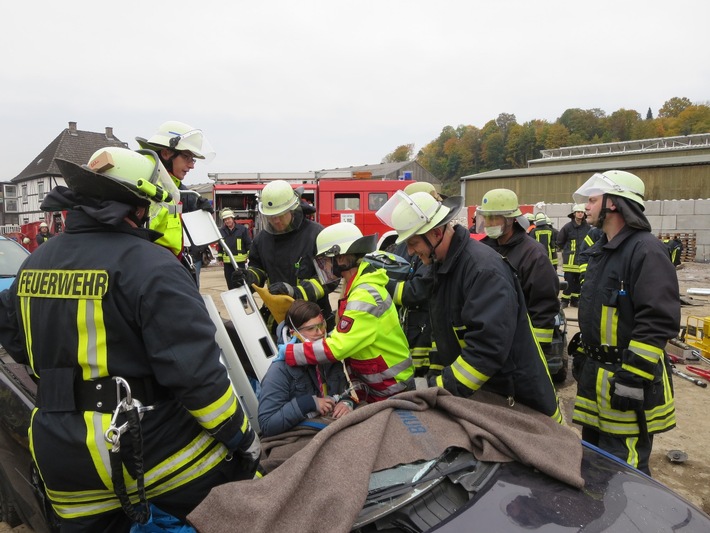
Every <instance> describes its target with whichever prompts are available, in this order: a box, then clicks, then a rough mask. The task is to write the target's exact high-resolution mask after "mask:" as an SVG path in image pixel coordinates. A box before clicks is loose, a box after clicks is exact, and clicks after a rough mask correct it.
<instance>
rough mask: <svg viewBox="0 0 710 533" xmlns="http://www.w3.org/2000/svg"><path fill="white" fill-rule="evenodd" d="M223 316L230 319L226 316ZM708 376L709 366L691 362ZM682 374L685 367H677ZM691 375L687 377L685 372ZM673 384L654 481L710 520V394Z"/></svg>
mask: <svg viewBox="0 0 710 533" xmlns="http://www.w3.org/2000/svg"><path fill="white" fill-rule="evenodd" d="M681 266H682V268H681V269H679V270H677V275H678V282H679V285H680V293H681V295H682V296H683V297H684V298H688V295H687V292H686V291H687V289H688V288H691V287H700V288H706V289H707V288H710V264H704V263H684V264H683V265H681ZM225 289H226V283H225V281H224V277H223V273H222V269H221V268H220V267H218V266H216V265H215V266H211V267H208V268H206V269H203V274H202V276H201V292H202V293H203V294H210V295H212V297H213V298H214V301H215V303H216V304H217V306H218V308H220V309H221V310H222V309H223V308H222V302H221V298H220V297H219V293H220V292H221V291H224V290H225ZM691 300H693V303H694V304H697V305H683V306H682V307H681V325H685V324H686V320H687V317H688V316H689V315H695V316H701V317H705V316H710V297H703V296H693V297H692V298H691ZM221 313H222V316H227V315H226V314H225V313H224V312H223V310H222V311H221ZM566 315H567V318H568V320H569V330H568V335H569V338H571V336H572V335H573V334H574V333H576V332H577V331H578V328H577V327H576V326H577V323H576V318H577V309H575V308H568V309H567V310H566ZM691 364H693V365H694V366H701V367H703V368H705V369H707V370H710V365H706V364H705V363H702V362H697V361H696V362H692V363H691ZM678 369H679V370H681V371H683V370H684V368H683V365H678ZM686 373H689V372H686ZM673 384H674V387H675V395H676V416H677V427H676V428H675V429H673V430H671V431H669V432H666V433H663V434H660V435H656V436H655V439H654V445H653V452H652V455H651V472H652V474H653V477H654V478H656V479H657V480H659V481H661V482H662V483H664V484H666V485H668V486H669V487H671V488H672V489H673V490H675V491H677V492H678V493H680V494H681V495H683V496H684V497H685V498H686V499H688V500H689V501H691V502H692V503H694V504H695V505H697V506H698V507H701V508H702V509H703V510H704V511H705V512H706V513H708V514H710V418H708V417H709V415H710V388H700V387H699V386H697V385H694V384H693V383H691V382H689V381H686V380H684V379H681V378H679V377H677V376H674V379H673ZM558 392H559V395H560V399H561V402H562V407H563V412H564V415H565V420H566V421H567V423H568V424H569V425H570V426H571V427H572V428H574V429H575V430H576V431H579V427H578V426H575V425H573V424H572V408H573V405H574V396H575V393H576V384H575V381H574V380H573V379H572V376H571V372H570V374H569V376H568V378H567V380H566V381H565V383H563V384H562V385H560V386H558ZM670 450H681V451H683V452H685V453H687V454H688V459H687V461H686V462H685V463H671V461H670V460H669V459H668V457H667V454H668V452H669V451H670Z"/></svg>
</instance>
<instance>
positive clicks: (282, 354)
mask: <svg viewBox="0 0 710 533" xmlns="http://www.w3.org/2000/svg"><path fill="white" fill-rule="evenodd" d="M297 342H298V339H297V338H296V337H292V338H291V339H290V340H289V341H288V342H287V343H286V344H296V343H297ZM286 344H279V351H278V353H277V354H276V357H274V358H273V359H272V361H271V362H272V363H273V362H274V361H285V360H286Z"/></svg>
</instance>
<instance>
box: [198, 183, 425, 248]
mask: <svg viewBox="0 0 710 533" xmlns="http://www.w3.org/2000/svg"><path fill="white" fill-rule="evenodd" d="M209 176H210V178H212V179H213V180H214V209H215V213H219V212H220V211H221V210H222V209H224V208H226V207H228V208H230V209H231V210H232V211H234V214H235V217H236V219H237V222H238V223H241V224H245V225H246V226H248V227H249V229H250V230H251V231H252V234H254V235H255V234H256V233H258V232H259V230H260V229H261V228H260V226H259V217H258V213H259V211H258V203H259V195H260V194H261V190H262V189H263V188H264V187H265V186H266V184H267V183H269V182H270V181H273V180H279V179H280V180H284V181H287V182H289V183H290V184H291V186H292V187H293V188H294V190H297V191H298V192H299V194H300V196H301V203H302V205H304V202H305V203H306V204H308V205H310V206H312V207H313V208H314V210H315V213H314V214H313V215H312V217H313V219H314V220H315V221H316V222H319V223H320V224H322V225H323V226H330V225H332V224H335V223H337V222H352V223H353V224H355V225H357V226H358V227H359V228H360V230H361V231H362V233H363V235H371V234H373V233H379V234H380V235H381V236H382V235H384V234H385V233H386V232H388V231H389V230H390V229H391V228H389V227H387V226H385V225H384V224H382V223H381V222H380V221H379V219H378V218H377V217H376V216H375V213H376V212H377V210H378V209H379V208H380V207H382V206H383V205H384V203H385V202H386V201H387V200H388V199H389V198H390V197H391V196H392V195H393V194H394V193H395V191H398V190H401V189H404V188H405V187H406V186H407V185H409V184H410V183H413V181H412V179H411V172H409V173H408V172H405V173H404V174H403V175H402V176H401V177H400V179H399V180H380V179H373V178H372V173H370V172H351V171H324V172H302V173H271V174H263V173H254V174H248V173H243V174H242V173H239V174H231V173H230V174H220V173H217V174H210V175H209Z"/></svg>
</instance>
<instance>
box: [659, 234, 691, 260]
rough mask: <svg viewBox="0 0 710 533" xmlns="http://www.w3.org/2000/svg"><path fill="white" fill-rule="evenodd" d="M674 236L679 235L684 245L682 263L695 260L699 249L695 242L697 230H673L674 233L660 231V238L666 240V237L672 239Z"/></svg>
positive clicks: (681, 255) (681, 256)
mask: <svg viewBox="0 0 710 533" xmlns="http://www.w3.org/2000/svg"><path fill="white" fill-rule="evenodd" d="M674 237H677V238H678V239H680V242H681V244H682V245H683V250H682V252H681V253H680V260H681V262H682V263H688V262H693V261H695V254H696V253H697V251H698V248H697V246H696V243H695V238H696V236H695V232H693V233H682V232H679V231H676V232H672V233H659V234H658V238H659V239H661V240H666V239H672V238H674Z"/></svg>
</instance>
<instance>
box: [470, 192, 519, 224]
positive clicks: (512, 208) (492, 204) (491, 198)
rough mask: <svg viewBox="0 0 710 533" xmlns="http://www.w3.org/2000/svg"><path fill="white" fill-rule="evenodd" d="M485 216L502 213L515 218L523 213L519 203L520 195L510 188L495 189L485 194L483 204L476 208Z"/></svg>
mask: <svg viewBox="0 0 710 533" xmlns="http://www.w3.org/2000/svg"><path fill="white" fill-rule="evenodd" d="M476 211H477V213H478V214H481V215H483V216H484V217H489V216H496V215H501V216H504V217H510V218H515V217H519V216H521V215H522V213H521V211H520V206H519V205H518V195H516V194H515V193H514V192H513V191H511V190H510V189H493V190H490V191H488V192H487V193H486V194H484V195H483V200H482V201H481V205H480V206H479V207H478V209H477V210H476Z"/></svg>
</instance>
